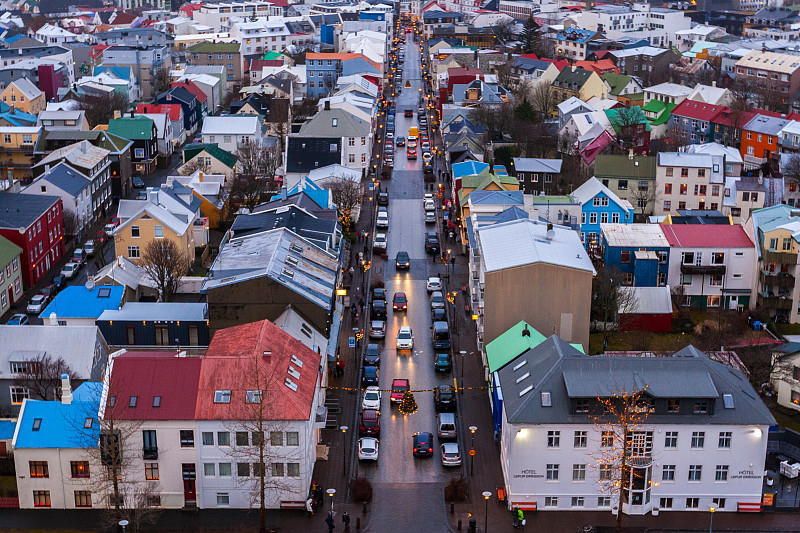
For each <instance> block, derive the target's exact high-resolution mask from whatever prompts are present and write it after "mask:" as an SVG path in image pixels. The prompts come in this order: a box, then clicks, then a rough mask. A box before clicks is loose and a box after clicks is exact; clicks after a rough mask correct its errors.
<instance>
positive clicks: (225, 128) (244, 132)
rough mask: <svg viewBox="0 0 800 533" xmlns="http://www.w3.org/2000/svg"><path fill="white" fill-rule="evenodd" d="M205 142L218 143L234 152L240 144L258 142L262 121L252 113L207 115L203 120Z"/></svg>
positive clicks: (224, 148)
mask: <svg viewBox="0 0 800 533" xmlns="http://www.w3.org/2000/svg"><path fill="white" fill-rule="evenodd" d="M202 135H203V142H204V143H216V144H217V146H219V147H220V148H222V149H223V150H226V151H228V152H230V153H232V154H235V153H236V151H237V150H238V149H239V145H240V144H244V143H250V142H256V141H258V139H260V138H261V123H260V121H259V118H258V117H254V116H250V115H228V116H224V117H206V118H205V120H203V133H202Z"/></svg>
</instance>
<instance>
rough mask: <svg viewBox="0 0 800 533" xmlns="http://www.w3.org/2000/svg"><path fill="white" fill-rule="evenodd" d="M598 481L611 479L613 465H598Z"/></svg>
mask: <svg viewBox="0 0 800 533" xmlns="http://www.w3.org/2000/svg"><path fill="white" fill-rule="evenodd" d="M599 471H600V481H606V480H609V479H611V476H612V475H613V474H614V467H613V465H600V468H599Z"/></svg>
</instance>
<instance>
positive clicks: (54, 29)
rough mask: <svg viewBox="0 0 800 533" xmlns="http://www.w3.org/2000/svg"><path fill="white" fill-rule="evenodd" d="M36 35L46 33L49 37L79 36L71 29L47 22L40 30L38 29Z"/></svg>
mask: <svg viewBox="0 0 800 533" xmlns="http://www.w3.org/2000/svg"><path fill="white" fill-rule="evenodd" d="M36 35H44V36H48V37H77V36H76V35H75V34H74V33H72V32H71V31H67V30H65V29H64V28H60V27H58V26H53V25H52V24H45V25H44V26H42V27H41V28H39V29H38V30H36Z"/></svg>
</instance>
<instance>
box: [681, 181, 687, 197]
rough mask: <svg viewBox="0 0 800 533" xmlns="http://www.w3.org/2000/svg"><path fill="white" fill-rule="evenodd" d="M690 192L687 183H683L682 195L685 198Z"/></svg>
mask: <svg viewBox="0 0 800 533" xmlns="http://www.w3.org/2000/svg"><path fill="white" fill-rule="evenodd" d="M688 192H689V186H688V185H687V184H685V183H681V185H680V194H681V195H684V196H685V195H686V194H688Z"/></svg>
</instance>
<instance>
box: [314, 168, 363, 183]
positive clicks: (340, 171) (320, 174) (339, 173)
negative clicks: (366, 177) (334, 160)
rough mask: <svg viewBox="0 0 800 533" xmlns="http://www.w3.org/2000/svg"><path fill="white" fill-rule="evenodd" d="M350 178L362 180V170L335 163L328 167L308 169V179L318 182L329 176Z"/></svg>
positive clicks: (357, 180)
mask: <svg viewBox="0 0 800 533" xmlns="http://www.w3.org/2000/svg"><path fill="white" fill-rule="evenodd" d="M333 177H337V178H349V179H351V180H352V181H355V182H356V183H360V182H361V171H360V170H354V169H352V168H347V167H345V166H343V165H339V164H333V165H328V166H326V167H319V168H312V169H311V170H309V171H308V179H310V180H311V181H313V182H315V183H317V184H318V185H319V183H318V182H322V181H325V180H327V179H329V178H333Z"/></svg>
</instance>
